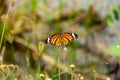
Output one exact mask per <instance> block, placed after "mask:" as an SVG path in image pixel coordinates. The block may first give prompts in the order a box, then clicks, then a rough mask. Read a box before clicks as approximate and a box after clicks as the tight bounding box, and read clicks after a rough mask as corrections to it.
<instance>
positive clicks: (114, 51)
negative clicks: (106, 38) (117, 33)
mask: <svg viewBox="0 0 120 80" xmlns="http://www.w3.org/2000/svg"><path fill="white" fill-rule="evenodd" d="M107 52H108V53H109V54H111V55H115V56H118V57H120V43H116V44H112V45H110V46H109V47H108V48H107Z"/></svg>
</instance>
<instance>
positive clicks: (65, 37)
mask: <svg viewBox="0 0 120 80" xmlns="http://www.w3.org/2000/svg"><path fill="white" fill-rule="evenodd" d="M77 37H78V36H77V34H75V33H69V32H65V33H62V34H54V35H52V36H51V37H48V38H47V39H46V41H45V42H46V43H48V44H52V45H55V46H66V45H67V44H68V43H69V42H72V41H73V40H74V39H76V38H77Z"/></svg>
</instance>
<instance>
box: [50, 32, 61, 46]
mask: <svg viewBox="0 0 120 80" xmlns="http://www.w3.org/2000/svg"><path fill="white" fill-rule="evenodd" d="M59 38H60V35H58V34H55V35H53V36H52V37H51V38H50V43H51V44H56V41H57V40H58V39H59Z"/></svg>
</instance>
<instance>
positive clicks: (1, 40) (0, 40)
mask: <svg viewBox="0 0 120 80" xmlns="http://www.w3.org/2000/svg"><path fill="white" fill-rule="evenodd" d="M12 2H13V0H11V1H10V6H9V8H8V11H7V15H6V17H5V22H4V24H3V29H2V35H1V39H0V49H1V46H2V42H3V37H4V33H5V29H6V24H7V19H8V16H9V13H10V9H11V7H12Z"/></svg>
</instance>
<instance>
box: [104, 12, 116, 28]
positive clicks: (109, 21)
mask: <svg viewBox="0 0 120 80" xmlns="http://www.w3.org/2000/svg"><path fill="white" fill-rule="evenodd" d="M106 19H107V23H108V25H109V27H114V23H113V20H112V16H111V15H110V14H107V15H106Z"/></svg>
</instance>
